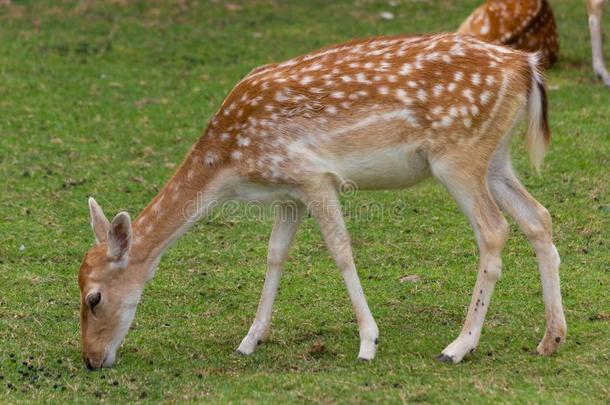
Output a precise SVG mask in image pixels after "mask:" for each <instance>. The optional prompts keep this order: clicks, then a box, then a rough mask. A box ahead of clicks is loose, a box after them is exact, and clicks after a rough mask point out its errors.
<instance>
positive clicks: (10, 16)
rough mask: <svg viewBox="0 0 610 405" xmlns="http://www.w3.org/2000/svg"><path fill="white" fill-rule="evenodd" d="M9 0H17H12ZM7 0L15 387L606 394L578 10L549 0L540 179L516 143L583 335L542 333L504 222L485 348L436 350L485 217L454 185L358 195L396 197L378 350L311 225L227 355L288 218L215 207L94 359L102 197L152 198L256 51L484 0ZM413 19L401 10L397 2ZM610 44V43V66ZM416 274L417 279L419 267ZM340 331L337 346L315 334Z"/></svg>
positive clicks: (604, 214) (127, 391) (5, 205)
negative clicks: (554, 36) (260, 320)
mask: <svg viewBox="0 0 610 405" xmlns="http://www.w3.org/2000/svg"><path fill="white" fill-rule="evenodd" d="M0 3H2V2H0ZM193 3H194V2H192V1H177V2H173V1H172V2H160V1H149V2H145V1H137V2H136V1H128V0H116V1H112V2H89V1H82V2H71V1H36V2H34V1H23V2H21V1H13V4H12V5H10V6H0V38H1V39H0V402H2V403H5V402H25V401H36V402H42V401H48V402H57V403H62V402H65V401H79V402H90V401H97V400H106V401H108V402H111V401H117V400H118V401H127V400H148V401H159V400H164V401H168V402H182V401H191V400H192V401H214V402H216V401H221V402H259V401H260V402H270V401H271V402H286V401H295V402H309V401H315V402H323V403H334V402H367V401H388V402H429V403H455V402H490V401H498V402H515V403H551V402H552V403H604V402H606V403H607V402H608V401H609V400H610V389H609V388H608V387H609V386H608V382H609V381H610V370H609V369H610V361H609V360H610V349H609V348H610V325H609V323H610V295H609V293H608V289H609V288H610V265H609V253H608V252H609V251H610V248H609V236H610V232H609V227H608V216H609V215H610V199H609V197H610V195H609V194H610V193H609V184H608V183H609V176H608V167H610V157H609V156H610V120H609V118H610V91H608V89H607V88H604V87H603V86H602V85H601V84H600V83H599V82H598V81H597V80H596V79H595V78H594V76H593V73H592V71H591V69H590V54H589V53H590V50H589V46H588V40H589V39H588V29H587V20H586V15H585V7H584V4H583V2H581V1H580V0H569V1H568V0H562V1H558V0H555V1H553V2H552V5H553V6H554V8H555V12H556V17H557V20H558V25H559V31H560V35H561V45H562V54H561V59H560V61H559V63H558V65H557V66H556V67H555V68H554V69H553V70H552V71H551V72H550V73H549V85H550V89H551V91H550V111H551V125H552V129H553V136H554V139H553V143H552V148H551V150H550V153H549V154H548V156H547V160H546V164H545V170H544V174H543V177H535V176H533V175H531V172H530V170H529V168H528V166H527V162H526V159H525V154H524V152H523V147H522V142H521V140H520V139H519V140H517V141H516V142H515V153H514V155H515V161H516V166H517V168H518V171H519V173H520V174H521V177H522V179H523V181H524V183H525V184H526V186H527V187H528V189H529V190H530V191H531V192H532V194H534V195H535V196H536V198H537V199H539V201H541V202H542V203H543V204H544V205H545V206H546V207H547V208H548V209H549V210H550V211H551V213H552V215H553V219H554V231H555V239H556V243H557V246H558V249H559V251H560V254H561V255H562V259H563V263H562V272H561V277H562V291H563V296H564V303H565V309H566V316H567V322H568V327H569V331H568V339H567V342H566V344H565V345H564V346H563V347H562V348H561V349H560V350H559V352H558V353H556V355H554V356H552V357H550V358H541V357H536V356H533V355H531V354H530V353H529V352H530V351H531V350H533V349H534V348H535V346H536V344H537V343H538V340H539V339H540V338H541V337H542V334H543V331H544V309H543V303H542V295H541V288H540V282H539V276H538V273H537V270H536V264H535V258H534V257H533V253H532V251H531V249H530V247H529V245H528V244H527V241H526V239H525V238H524V237H523V236H522V235H521V234H520V233H519V232H518V229H517V228H516V226H515V225H514V224H512V225H511V236H512V237H511V239H510V240H509V242H508V244H507V246H506V248H505V250H504V253H503V259H504V275H503V279H502V280H501V281H500V283H499V284H498V286H497V290H496V294H495V295H494V298H493V302H492V305H491V308H490V310H489V313H488V316H487V322H486V325H485V329H484V332H483V336H482V339H481V343H480V346H479V348H478V350H477V351H476V352H475V353H474V354H473V355H472V356H471V357H469V358H467V359H466V360H465V361H464V362H463V363H461V364H459V365H453V366H450V365H446V364H439V363H437V362H435V361H434V357H435V355H437V354H438V353H439V352H440V350H441V349H442V348H443V347H445V345H446V344H448V343H449V342H450V341H451V340H452V339H453V338H454V337H455V336H456V335H457V333H458V332H459V330H460V327H461V323H462V321H463V318H464V315H465V311H466V306H467V304H468V301H469V298H470V293H471V289H472V287H473V285H474V280H475V272H474V270H475V269H476V266H477V251H476V246H475V244H474V238H473V235H472V231H471V230H470V228H469V226H468V224H467V221H466V219H465V218H464V216H463V215H462V214H461V213H459V211H458V210H457V208H456V206H455V203H454V202H453V201H452V200H451V198H450V197H449V196H448V194H447V193H446V192H445V191H444V190H443V189H441V188H440V187H439V186H438V185H436V184H433V183H431V182H430V183H426V184H423V185H422V186H419V187H417V188H414V189H411V190H406V191H400V192H380V193H360V194H358V195H356V196H354V197H350V198H348V199H347V200H346V202H347V203H350V204H353V205H356V206H357V205H361V204H364V203H366V202H368V201H374V202H376V203H378V204H380V205H381V206H382V207H384V209H386V211H387V210H391V209H393V208H394V207H396V206H399V207H402V211H401V215H395V216H390V215H383V216H379V217H378V218H375V219H374V220H371V219H366V218H363V217H362V216H360V215H356V214H357V212H356V211H350V212H348V226H349V229H350V231H351V234H352V238H353V241H354V250H355V255H356V262H357V266H358V268H359V273H360V276H361V279H362V283H363V286H364V289H365V292H366V294H367V296H368V300H369V304H370V306H371V309H372V311H373V314H374V316H375V317H376V320H377V323H378V325H379V327H380V333H381V336H380V349H379V351H378V355H377V358H376V359H375V360H374V361H373V362H371V363H361V362H357V361H356V354H357V351H358V344H359V341H358V332H357V328H356V324H355V322H354V316H353V314H352V310H351V306H350V303H349V299H348V297H347V294H346V291H345V288H344V286H343V284H342V281H341V277H340V275H339V273H338V271H337V270H336V268H335V266H334V264H333V263H332V261H331V260H330V258H329V256H328V253H327V252H326V250H325V248H324V246H323V242H322V239H321V237H320V235H319V232H318V230H317V227H316V225H315V224H314V223H313V221H312V220H311V219H308V220H306V221H305V223H304V226H303V227H302V228H301V231H300V232H299V236H298V239H297V242H296V244H295V246H294V248H293V250H292V252H291V255H290V260H289V263H288V264H287V269H286V272H285V275H284V277H283V279H282V284H281V288H280V293H279V296H278V301H277V304H276V311H275V316H274V324H273V328H272V333H271V337H270V341H269V342H268V343H265V344H264V345H263V346H261V347H260V348H259V351H258V352H257V353H256V354H254V355H253V356H251V357H240V356H236V355H234V354H233V350H234V349H235V348H236V347H237V345H238V344H239V342H240V340H241V338H242V337H243V336H244V335H245V333H246V332H247V330H248V327H249V324H250V322H251V320H252V318H253V316H254V313H255V310H256V304H257V301H258V296H259V292H260V289H261V286H262V281H263V277H264V272H265V253H266V240H267V237H268V235H269V233H270V230H271V220H269V219H267V220H259V221H251V220H248V219H247V218H246V217H245V216H243V215H236V216H234V217H231V218H219V219H217V220H215V221H212V222H202V223H200V224H199V225H197V226H196V227H195V228H194V229H193V230H192V231H191V232H190V233H189V234H188V235H187V236H186V237H184V238H183V239H182V240H181V241H180V242H179V243H177V244H176V245H175V246H174V247H173V248H172V249H171V250H170V251H169V252H168V253H167V255H166V256H165V258H164V259H163V261H162V262H161V266H160V269H159V271H158V273H157V277H156V278H155V279H154V281H153V282H151V283H150V284H149V286H148V287H147V289H146V291H145V294H144V298H143V301H142V303H141V305H140V308H139V310H138V314H137V317H136V321H135V322H134V324H133V327H132V330H131V332H130V333H129V335H128V337H127V339H126V341H125V343H124V345H123V347H122V348H121V349H120V352H119V361H118V364H117V365H116V367H115V368H112V369H104V370H102V371H101V372H86V371H84V369H83V367H82V363H81V360H80V342H79V329H78V305H79V299H78V297H79V291H78V285H77V279H76V276H77V271H78V267H79V264H80V261H81V258H82V255H83V253H84V252H85V251H86V250H87V249H88V248H89V247H90V245H91V243H92V239H93V235H92V232H91V230H90V228H89V224H88V221H89V219H88V210H87V204H86V198H87V196H89V195H93V196H95V197H96V198H97V199H98V201H99V202H100V203H101V204H102V206H103V207H104V209H105V210H106V212H107V213H108V214H109V215H114V214H115V213H116V212H118V211H119V210H121V209H126V210H128V211H129V212H131V213H132V214H134V215H135V214H137V213H138V212H139V211H140V210H141V209H142V208H143V207H144V206H145V205H146V204H147V203H148V201H149V200H150V199H151V198H152V197H153V196H154V195H155V193H156V191H157V190H158V189H159V188H160V187H161V186H162V185H163V183H164V182H165V181H166V179H168V178H169V176H170V175H171V173H172V171H173V170H174V167H175V166H176V165H177V164H178V163H179V162H180V160H181V159H182V157H183V156H184V155H185V153H186V152H187V150H188V149H189V147H190V146H191V144H192V143H193V142H195V140H196V139H197V138H198V136H199V134H200V133H201V131H202V129H203V128H204V127H205V125H206V122H207V120H208V119H209V118H210V116H211V115H212V114H213V112H214V111H215V110H216V108H217V107H218V106H219V105H220V103H221V101H222V99H223V97H224V96H225V95H226V94H227V93H228V91H229V90H230V89H231V87H232V86H233V85H234V84H235V83H236V82H237V80H238V79H239V78H240V77H242V76H243V75H244V74H246V73H247V72H248V71H250V70H251V69H252V68H253V67H255V66H257V65H260V64H264V63H268V62H272V61H280V60H283V59H286V58H288V57H291V56H295V55H298V54H301V53H304V52H307V51H310V50H313V49H316V48H319V47H321V46H324V45H326V44H330V43H335V42H339V41H343V40H347V39H350V38H354V37H364V36H371V35H377V34H398V33H414V32H433V31H447V30H452V29H455V28H456V27H457V26H458V25H459V23H460V21H461V20H462V19H463V18H465V17H466V15H467V14H468V13H469V12H470V11H471V10H472V9H474V7H475V6H476V5H477V4H478V3H479V0H467V1H466V0H465V1H451V0H442V1H441V0H438V1H406V0H405V1H400V2H399V5H398V6H396V7H392V6H389V5H388V2H387V1H372V0H356V1H333V2H327V1H322V0H308V1H300V0H292V1H288V0H286V1H279V0H277V1H276V0H257V1H235V2H233V3H231V4H232V5H236V7H227V6H226V5H225V4H224V3H225V2H222V1H206V2H201V4H193ZM387 10H390V11H392V12H393V13H394V14H395V15H396V18H395V19H394V20H391V21H384V20H381V19H379V18H378V17H377V15H378V13H379V12H380V11H387ZM609 45H610V42H606V55H607V60H608V61H609V62H610V46H609ZM412 274H415V275H418V276H419V277H420V279H419V281H417V282H415V283H401V282H400V281H399V280H400V278H401V277H402V276H404V275H412ZM322 345H323V350H321V349H320V347H321V346H322Z"/></svg>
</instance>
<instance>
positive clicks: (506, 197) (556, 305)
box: [489, 159, 567, 355]
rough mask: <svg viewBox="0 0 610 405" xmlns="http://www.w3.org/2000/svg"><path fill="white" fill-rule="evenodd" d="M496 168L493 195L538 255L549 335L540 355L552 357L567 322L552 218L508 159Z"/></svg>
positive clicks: (492, 178) (491, 180) (491, 178)
mask: <svg viewBox="0 0 610 405" xmlns="http://www.w3.org/2000/svg"><path fill="white" fill-rule="evenodd" d="M498 163H499V164H494V165H492V167H491V169H490V172H489V184H490V188H491V192H492V194H493V196H494V197H495V199H496V201H497V202H498V204H499V205H500V207H501V208H502V210H503V211H505V212H507V213H508V214H509V215H510V216H512V217H513V218H514V219H515V221H517V223H518V224H519V227H520V228H521V230H522V231H523V233H524V234H525V235H526V236H527V238H528V239H529V241H530V243H531V244H532V246H533V247H534V251H535V252H536V258H537V260H538V268H539V270H540V279H541V281H542V291H543V296H544V305H545V313H546V332H545V334H544V337H543V338H542V341H541V342H540V344H539V345H538V353H539V354H543V355H549V354H551V353H553V352H554V351H555V350H556V349H557V347H558V346H559V344H560V343H561V342H563V341H564V340H565V335H566V330H567V327H566V320H565V316H564V314H563V306H562V302H561V290H560V286H559V263H560V260H559V254H558V253H557V249H556V248H555V245H554V244H553V240H552V231H551V216H550V215H549V212H548V211H547V210H546V208H544V207H543V206H542V205H540V203H538V201H536V200H535V199H534V198H533V197H532V196H531V195H530V194H529V193H528V192H527V190H526V189H525V188H524V187H523V186H522V185H521V183H520V182H519V180H518V179H517V177H516V175H515V173H514V171H513V169H512V167H511V166H510V162H509V161H508V159H502V161H501V162H498Z"/></svg>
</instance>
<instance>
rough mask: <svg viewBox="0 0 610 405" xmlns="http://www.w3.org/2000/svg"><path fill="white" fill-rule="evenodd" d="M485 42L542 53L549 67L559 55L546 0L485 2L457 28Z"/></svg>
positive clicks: (551, 12)
mask: <svg viewBox="0 0 610 405" xmlns="http://www.w3.org/2000/svg"><path fill="white" fill-rule="evenodd" d="M458 33H460V34H469V35H474V36H476V37H479V38H481V39H484V40H486V41H489V42H492V43H495V44H499V45H507V46H511V47H513V48H516V49H521V50H524V51H528V52H534V51H540V52H542V55H543V58H542V64H543V66H544V67H547V68H548V67H550V66H551V65H552V64H553V63H554V62H555V60H556V59H557V54H558V53H559V40H558V38H557V30H556V26H555V17H554V15H553V10H552V9H551V6H550V5H549V2H548V1H547V0H508V1H506V0H487V1H486V2H485V4H483V5H482V6H480V7H479V8H477V9H476V10H475V11H474V12H473V13H472V14H471V15H470V16H469V17H468V18H467V19H466V20H465V21H464V22H463V23H462V25H461V26H460V28H459V29H458Z"/></svg>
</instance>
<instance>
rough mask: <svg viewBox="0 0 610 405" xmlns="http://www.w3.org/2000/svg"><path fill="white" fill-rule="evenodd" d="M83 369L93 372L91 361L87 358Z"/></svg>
mask: <svg viewBox="0 0 610 405" xmlns="http://www.w3.org/2000/svg"><path fill="white" fill-rule="evenodd" d="M85 367H87V370H91V371H93V370H95V367H93V364H91V359H89V357H85Z"/></svg>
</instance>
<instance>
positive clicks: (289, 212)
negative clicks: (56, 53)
mask: <svg viewBox="0 0 610 405" xmlns="http://www.w3.org/2000/svg"><path fill="white" fill-rule="evenodd" d="M304 211H305V210H304V207H303V206H302V205H300V203H282V204H279V205H278V206H277V210H276V218H275V225H274V226H273V230H272V231H271V238H270V239H269V251H268V253H267V275H266V276H265V284H264V286H263V292H262V294H261V299H260V301H259V304H258V310H257V311H256V317H255V318H254V322H252V326H251V327H250V330H249V331H248V334H247V335H246V337H244V339H243V340H242V341H241V344H240V345H239V347H238V348H237V352H238V353H240V354H245V355H248V354H252V353H253V352H254V351H255V350H256V347H257V346H258V345H259V344H260V343H261V342H262V341H263V340H264V339H265V338H267V336H268V334H269V327H270V325H271V316H272V313H273V303H274V301H275V297H276V295H277V289H278V287H279V284H280V277H281V275H282V268H283V265H284V262H285V261H286V258H287V257H288V251H289V250H290V246H291V245H292V241H293V240H294V235H295V234H296V232H297V229H298V228H299V223H300V221H301V218H302V216H303V213H304Z"/></svg>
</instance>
